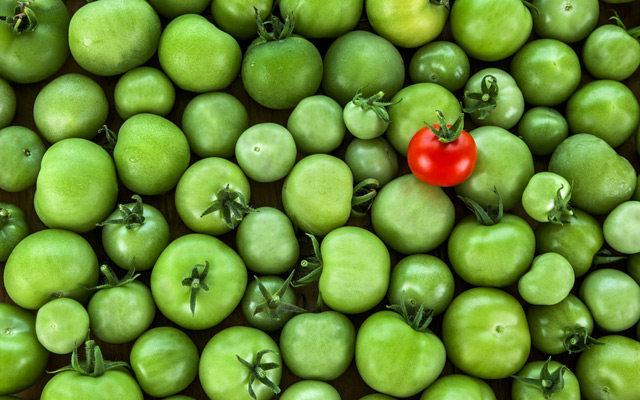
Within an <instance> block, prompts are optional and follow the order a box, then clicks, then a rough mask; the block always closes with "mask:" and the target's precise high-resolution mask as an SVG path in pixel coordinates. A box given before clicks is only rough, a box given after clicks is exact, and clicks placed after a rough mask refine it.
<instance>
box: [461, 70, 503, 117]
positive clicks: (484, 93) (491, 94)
mask: <svg viewBox="0 0 640 400" xmlns="http://www.w3.org/2000/svg"><path fill="white" fill-rule="evenodd" d="M480 90H481V92H480V93H478V92H470V91H468V90H465V92H464V95H463V97H464V99H465V100H466V99H468V100H471V101H472V102H471V106H469V107H465V108H463V109H462V111H464V112H466V113H468V114H473V113H478V119H485V118H486V117H487V116H488V115H489V113H490V112H491V111H493V110H494V109H495V108H496V105H497V100H498V94H499V92H500V88H499V87H498V79H497V78H496V77H495V76H493V75H485V76H484V77H483V78H482V82H481V83H480Z"/></svg>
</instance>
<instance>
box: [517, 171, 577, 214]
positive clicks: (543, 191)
mask: <svg viewBox="0 0 640 400" xmlns="http://www.w3.org/2000/svg"><path fill="white" fill-rule="evenodd" d="M570 199H571V185H570V184H569V181H567V180H566V179H564V178H563V177H562V176H560V175H558V174H554V173H553V172H548V171H542V172H538V173H537V174H535V175H533V176H532V177H531V179H529V183H527V186H526V187H525V188H524V191H523V192H522V207H523V208H524V210H525V212H526V213H527V214H528V215H529V216H530V217H531V218H533V219H535V220H536V221H538V222H553V223H563V222H564V221H566V220H567V219H568V218H569V217H570V216H572V215H573V211H571V207H570V206H569V205H568V204H569V200H570Z"/></svg>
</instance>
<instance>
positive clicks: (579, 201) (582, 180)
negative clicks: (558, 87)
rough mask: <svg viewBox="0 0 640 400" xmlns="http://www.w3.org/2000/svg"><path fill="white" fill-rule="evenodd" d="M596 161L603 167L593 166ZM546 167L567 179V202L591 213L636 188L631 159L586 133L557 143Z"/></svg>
mask: <svg viewBox="0 0 640 400" xmlns="http://www.w3.org/2000/svg"><path fill="white" fill-rule="evenodd" d="M596 165H606V166H607V168H594V166H596ZM476 168H477V167H476ZM549 171H550V172H554V173H556V174H558V175H561V176H563V177H564V178H565V179H566V180H567V181H569V182H571V186H572V187H573V190H572V192H571V203H572V204H573V205H574V206H576V207H578V208H581V209H583V210H585V211H586V212H588V213H590V214H593V215H603V214H607V213H609V212H610V211H611V210H613V209H614V208H615V207H616V206H618V205H619V204H621V203H623V202H625V201H627V200H629V199H630V198H631V196H633V193H634V191H635V189H636V183H637V176H636V172H635V170H634V168H633V166H632V165H631V163H630V162H629V161H628V160H627V159H626V158H624V157H622V156H620V155H618V153H616V151H615V150H614V149H613V148H612V147H611V146H610V145H609V144H607V143H606V142H605V141H604V140H602V139H601V138H598V137H597V136H594V135H590V134H586V133H579V134H576V135H572V136H570V137H568V138H567V139H565V140H564V141H563V142H562V143H560V145H558V147H557V148H556V150H555V151H554V152H553V154H552V155H551V159H550V160H549Z"/></svg>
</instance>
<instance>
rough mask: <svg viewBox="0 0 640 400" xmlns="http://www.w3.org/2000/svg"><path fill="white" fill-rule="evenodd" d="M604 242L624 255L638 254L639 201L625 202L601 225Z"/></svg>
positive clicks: (639, 229)
mask: <svg viewBox="0 0 640 400" xmlns="http://www.w3.org/2000/svg"><path fill="white" fill-rule="evenodd" d="M602 232H603V233H604V240H605V241H606V242H607V243H608V244H609V246H611V247H612V248H613V249H614V250H616V251H619V252H620V253H624V254H635V253H640V201H635V200H634V201H625V202H624V203H622V204H620V205H618V206H617V207H616V208H614V209H613V210H612V211H611V212H610V213H609V215H607V218H605V220H604V223H603V224H602Z"/></svg>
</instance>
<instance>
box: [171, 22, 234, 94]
mask: <svg viewBox="0 0 640 400" xmlns="http://www.w3.org/2000/svg"><path fill="white" fill-rule="evenodd" d="M194 43H197V46H195V45H194ZM158 59H159V61H160V66H161V67H162V70H163V71H164V72H165V73H166V74H167V75H168V76H169V78H170V79H171V80H172V81H173V83H175V84H176V86H178V87H179V88H181V89H184V90H189V91H191V92H197V93H205V92H213V91H216V90H221V89H224V88H226V87H227V86H229V85H230V84H231V82H233V80H234V79H236V77H237V76H238V72H240V62H241V60H242V50H240V45H239V44H238V42H237V41H236V40H235V39H234V38H233V37H232V36H231V35H229V34H228V33H226V32H224V31H222V30H220V29H218V28H217V27H216V26H215V25H213V24H212V23H211V22H209V21H208V20H207V19H206V18H205V17H203V16H201V15H198V14H185V15H181V16H179V17H177V18H175V19H174V20H172V21H171V22H169V24H168V25H167V26H166V27H165V29H164V31H163V32H162V36H161V37H160V43H159V44H158Z"/></svg>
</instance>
